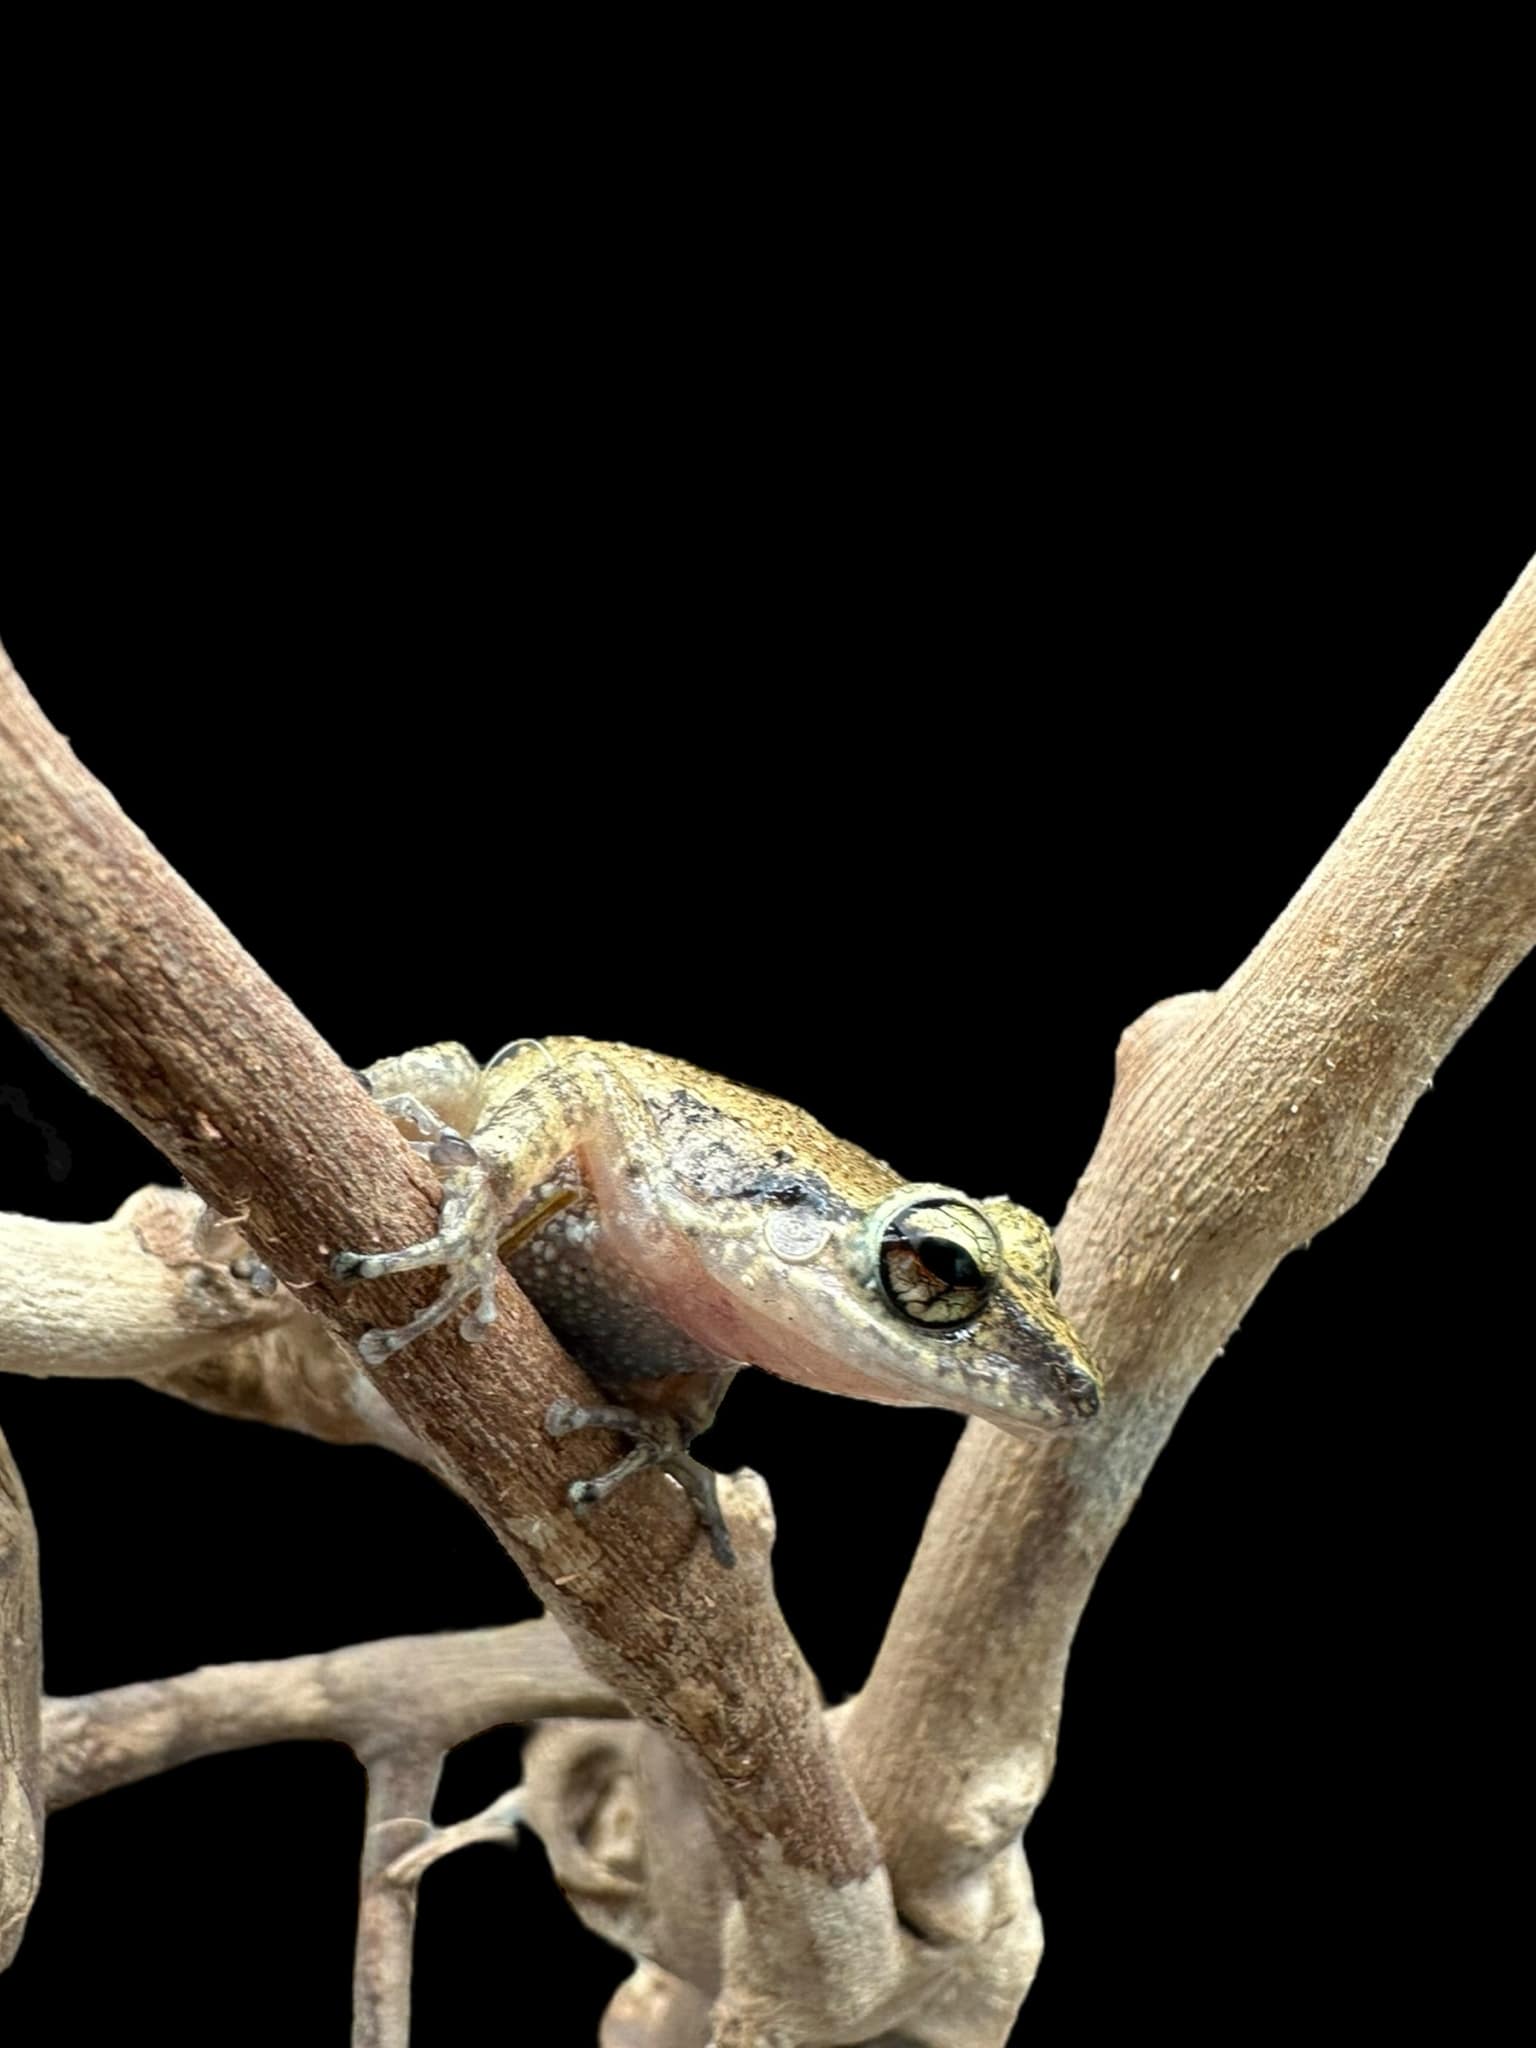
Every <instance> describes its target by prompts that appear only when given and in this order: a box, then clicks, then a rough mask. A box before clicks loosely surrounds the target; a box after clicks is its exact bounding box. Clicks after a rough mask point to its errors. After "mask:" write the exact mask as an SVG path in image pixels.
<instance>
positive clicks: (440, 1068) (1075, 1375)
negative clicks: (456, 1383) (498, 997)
mask: <svg viewBox="0 0 1536 2048" xmlns="http://www.w3.org/2000/svg"><path fill="white" fill-rule="evenodd" d="M362 1078H363V1080H364V1081H365V1083H366V1085H367V1086H368V1087H369V1089H370V1091H371V1092H372V1093H373V1095H374V1096H375V1097H376V1099H378V1101H379V1102H380V1105H381V1107H383V1108H384V1109H386V1110H387V1111H389V1113H390V1114H391V1115H393V1116H395V1117H396V1118H397V1119H398V1120H399V1121H400V1122H401V1124H402V1125H403V1126H405V1127H407V1128H408V1129H410V1130H412V1131H417V1132H420V1133H421V1134H422V1135H421V1138H420V1139H419V1140H418V1146H419V1149H420V1150H421V1151H423V1152H424V1153H426V1154H427V1155H428V1156H429V1157H430V1158H432V1159H433V1161H434V1163H435V1164H436V1165H437V1166H438V1167H439V1169H440V1170H441V1171H442V1173H443V1178H444V1196H443V1213H442V1218H441V1224H440V1228H439V1231H438V1234H437V1236H435V1237H434V1238H431V1239H428V1240H427V1241H426V1242H424V1243H423V1244H420V1245H413V1246H408V1247H406V1248H404V1249H403V1250H401V1251H398V1252H386V1253H340V1254H338V1255H337V1259H336V1261H335V1267H336V1270H337V1272H338V1273H340V1274H343V1275H350V1276H352V1277H356V1278H359V1279H369V1278H373V1277H376V1276H377V1275H378V1274H380V1273H383V1272H388V1271H391V1270H401V1269H404V1268H409V1267H415V1266H427V1265H442V1266H445V1267H446V1268H447V1269H448V1272H449V1280H448V1284H447V1286H446V1287H445V1288H444V1290H443V1292H442V1294H441V1295H440V1296H439V1298H438V1299H437V1301H435V1302H434V1303H433V1304H432V1306H431V1307H430V1308H429V1309H427V1310H426V1311H424V1312H423V1314H422V1315H421V1316H418V1317H417V1318H416V1319H415V1321H414V1322H412V1323H411V1324H408V1325H407V1326H405V1327H404V1328H403V1329H400V1330H394V1331H372V1332H370V1333H369V1335H368V1337H366V1338H365V1339H364V1340H363V1344H362V1347H361V1348H362V1351H363V1355H364V1357H366V1358H370V1359H372V1360H374V1361H377V1360H378V1359H380V1358H382V1357H384V1356H387V1355H388V1354H389V1353H390V1352H391V1351H394V1350H397V1349H399V1347H400V1346H401V1345H402V1344H405V1343H408V1342H409V1341H410V1340H411V1339H412V1338H413V1337H414V1336H416V1335H418V1334H419V1333H420V1331H422V1330H423V1329H427V1328H430V1327H431V1326H432V1325H433V1324H434V1323H436V1322H438V1321H441V1320H442V1318H443V1317H444V1316H446V1315H448V1314H450V1313H451V1312H453V1311H454V1310H455V1309H457V1308H460V1307H462V1306H465V1305H467V1304H468V1303H469V1302H470V1301H471V1300H472V1299H474V1300H475V1301H476V1306H475V1307H473V1308H472V1309H470V1310H469V1312H468V1313H467V1314H466V1315H465V1316H464V1319H463V1321H462V1322H461V1325H460V1327H461V1330H462V1331H463V1334H464V1335H465V1336H466V1337H467V1338H470V1339H473V1338H474V1337H476V1336H478V1335H479V1334H481V1333H482V1331H483V1329H484V1326H485V1324H486V1322H488V1321H489V1320H490V1318H491V1317H492V1316H493V1315H494V1313H495V1310H494V1306H493V1303H492V1288H491V1285H490V1283H491V1282H492V1281H493V1279H494V1262H495V1259H496V1257H497V1255H498V1251H497V1248H498V1245H500V1247H501V1251H502V1253H503V1255H505V1256H506V1257H507V1259H508V1263H509V1265H510V1266H511V1268H512V1271H513V1272H514V1273H515V1275H516V1277H517V1280H518V1282H519V1284H520V1285H521V1286H522V1287H523V1288H524V1289H525V1291H526V1292H527V1294H528V1296H529V1298H530V1299H531V1300H532V1301H533V1303H534V1305H535V1306H536V1307H537V1309H538V1310H539V1313H540V1314H541V1315H542V1316H543V1317H544V1319H545V1320H546V1321H547V1322H548V1324H549V1325H550V1327H551V1329H552V1330H553V1331H554V1332H555V1334H556V1335H557V1336H558V1337H559V1338H560V1340H561V1342H562V1343H563V1344H564V1345H565V1346H566V1347H567V1348H568V1349H569V1350H570V1351H571V1353H572V1354H573V1355H574V1356H575V1357H576V1358H578V1359H579V1360H580V1361H581V1363H582V1364H583V1365H584V1366H585V1367H586V1369H587V1371H588V1372H589V1373H590V1374H591V1376H592V1377H593V1379H595V1380H596V1381H597V1383H598V1384H599V1385H600V1386H601V1387H603V1388H604V1389H605V1390H607V1391H609V1392H611V1393H614V1394H616V1395H622V1396H623V1398H624V1399H625V1401H626V1402H627V1403H628V1404H629V1407H628V1409H627V1410H625V1411H619V1410H605V1411H602V1414H603V1416H604V1418H605V1419H607V1420H610V1421H611V1420H612V1419H613V1417H614V1416H615V1415H617V1414H619V1413H621V1412H623V1413H630V1414H631V1415H632V1413H633V1411H642V1412H644V1411H651V1412H654V1411H655V1410H657V1409H664V1410H666V1411H667V1412H668V1413H669V1414H671V1415H672V1416H674V1417H676V1418H678V1419H679V1422H680V1424H681V1425H683V1433H682V1435H681V1436H680V1439H679V1441H680V1443H685V1442H686V1439H687V1437H688V1436H690V1435H692V1434H693V1432H694V1431H695V1430H697V1429H698V1428H700V1427H702V1426H703V1424H704V1422H705V1421H707V1419H708V1417H709V1416H710V1415H711V1414H712V1413H713V1411H714V1408H715V1406H716V1404H717V1403H718V1400H719V1398H720V1395H721V1393H722V1392H723V1391H724V1387H725V1385H726V1384H727V1382H728V1379H729V1376H730V1375H731V1374H732V1373H733V1372H734V1371H735V1370H736V1369H737V1368H738V1367H740V1366H742V1365H747V1364H751V1365H760V1366H763V1367H766V1368H767V1370H769V1371H770V1372H775V1373H778V1374H780V1375H781V1376H783V1377H784V1378H787V1379H793V1380H799V1381H801V1382H803V1383H804V1384H806V1385H809V1386H815V1387H823V1388H827V1389H830V1390H831V1391H833V1392H837V1393H845V1394H853V1395H857V1396H859V1397H861V1398H863V1399H865V1400H872V1401H886V1402H895V1403H911V1404H916V1405H922V1406H929V1407H938V1408H955V1409H960V1410H962V1411H964V1412H966V1413H969V1414H975V1415H983V1416H986V1417H987V1418H988V1419H989V1420H990V1421H993V1422H996V1423H998V1424H1000V1425H1001V1426H1002V1427H1003V1428H1007V1429H1018V1430H1024V1431H1034V1430H1039V1429H1054V1428H1059V1427H1062V1426H1067V1425H1073V1424H1077V1423H1081V1422H1085V1421H1087V1420H1089V1419H1090V1418H1091V1417H1092V1416H1093V1415H1094V1414H1095V1413H1096V1412H1097V1410H1098V1404H1099V1393H1100V1380H1099V1376H1098V1373H1097V1371H1096V1369H1095V1368H1094V1366H1093V1363H1092V1361H1091V1360H1090V1359H1089V1357H1088V1356H1087V1354H1086V1352H1085V1351H1084V1349H1083V1347H1082V1345H1081V1344H1080V1343H1079V1341H1078V1339H1077V1337H1076V1336H1075V1334H1074V1333H1073V1331H1072V1329H1071V1327H1070V1325H1069V1324H1068V1323H1067V1321H1066V1319H1065V1317H1064V1316H1063V1315H1062V1313H1061V1311H1060V1309H1059V1307H1058V1306H1057V1303H1056V1298H1055V1284H1056V1282H1057V1280H1058V1278H1059V1273H1058V1269H1057V1263H1056V1254H1055V1249H1054V1246H1053V1244H1052V1241H1051V1235H1050V1232H1049V1231H1048V1229H1047V1228H1046V1226H1045V1225H1044V1223H1042V1222H1041V1221H1040V1219H1039V1218H1038V1217H1037V1216H1034V1215H1032V1214H1031V1213H1030V1212H1029V1211H1028V1210H1025V1209H1020V1208H1018V1207H1016V1206H1015V1204H1013V1203H1012V1202H1009V1201H1007V1200H1006V1199H1005V1198H1001V1197H999V1198H994V1199H991V1200H988V1201H985V1202H972V1201H971V1200H970V1199H969V1198H968V1197H966V1196H963V1195H961V1194H959V1193H958V1192H957V1191H956V1190H954V1189H951V1188H943V1187H935V1186H934V1185H933V1184H931V1183H908V1182H904V1181H903V1180H902V1179H901V1177H900V1176H899V1175H898V1174H897V1173H895V1172H894V1171H893V1170H892V1169H891V1168H890V1167H889V1166H887V1165H885V1164H884V1163H883V1162H882V1161H880V1160H877V1159H873V1158H871V1157H870V1155H869V1154H868V1153H866V1152H863V1151H861V1150H860V1149H859V1147H858V1146H856V1145H850V1144H848V1143H846V1142H845V1141H844V1140H842V1139H840V1138H835V1137H833V1135H832V1134H831V1133H830V1132H829V1131H827V1130H825V1129H824V1128H823V1127H822V1125H820V1124H819V1123H817V1122H816V1121H815V1119H814V1118H813V1117H810V1116H807V1115H806V1113H805V1112H804V1111H803V1110H799V1109H796V1108H794V1107H792V1106H791V1105H790V1104H789V1103H786V1102H780V1101H777V1100H775V1099H774V1098H773V1097H771V1096H767V1095H761V1094H758V1093H757V1092H756V1091H754V1090H752V1089H749V1088H743V1087H739V1086H737V1085H736V1084H735V1083H733V1082H730V1081H724V1080H721V1079H719V1078H717V1077H716V1076H715V1075H713V1074H707V1073H705V1072H703V1071H702V1070H701V1069H699V1068H697V1067H692V1066H688V1065H686V1064H685V1063H684V1062H683V1061H681V1060H674V1059H668V1058H664V1057H662V1056H661V1055H659V1054H656V1053H649V1052H640V1051H637V1050H635V1049H634V1048H633V1047H630V1046H626V1045H610V1044H600V1043H598V1042H596V1041H594V1040H590V1039H582V1038H554V1039H550V1040H548V1041H544V1042H532V1041H528V1042H521V1043H519V1045H517V1046H516V1047H513V1048H508V1053H507V1055H506V1056H498V1058H497V1059H496V1060H494V1061H492V1062H491V1064H490V1065H489V1066H486V1067H481V1066H479V1065H478V1064H477V1063H476V1062H475V1061H474V1060H473V1059H472V1058H471V1057H470V1055H469V1054H468V1053H467V1052H466V1051H465V1049H464V1048H463V1047H462V1046H459V1045H453V1044H445V1045H437V1046H429V1047H425V1048H423V1049H422V1050H420V1051H418V1052H413V1053H407V1054H406V1055H405V1056H404V1057H403V1058H401V1059H395V1060H383V1061H380V1062H379V1063H378V1064H377V1065H376V1066H373V1067H370V1068H369V1069H368V1071H367V1073H366V1075H364V1076H363V1077H362ZM903 1216H917V1217H919V1218H920V1219H921V1220H922V1223H923V1226H924V1227H925V1228H926V1229H927V1230H928V1232H929V1234H928V1235H926V1236H922V1237H921V1238H920V1246H922V1247H927V1248H928V1249H929V1251H930V1252H931V1253H933V1254H934V1255H935V1257H934V1260H933V1263H935V1264H936V1265H938V1266H939V1267H942V1269H943V1270H944V1271H945V1272H948V1273H950V1274H951V1275H953V1274H954V1272H955V1270H956V1269H955V1265H954V1261H955V1260H956V1258H958V1257H959V1256H960V1254H959V1252H958V1251H957V1246H960V1247H962V1248H963V1247H965V1246H969V1247H970V1249H971V1251H972V1252H974V1253H975V1254H976V1258H977V1259H978V1260H979V1261H980V1262H981V1268H982V1269H984V1270H979V1269H978V1268H977V1267H976V1266H975V1265H974V1264H973V1265H972V1266H971V1267H969V1268H967V1269H966V1271H967V1272H968V1273H969V1275H970V1277H971V1279H972V1280H973V1281H974V1282H975V1283H976V1284H975V1285H974V1286H972V1287H971V1288H970V1289H969V1290H968V1291H967V1292H965V1293H964V1294H963V1295H962V1294H958V1293H955V1292H954V1291H953V1290H952V1289H949V1288H947V1287H946V1286H945V1284H944V1283H943V1282H942V1281H941V1280H940V1279H937V1278H935V1277H934V1276H933V1275H932V1274H930V1273H928V1272H927V1269H926V1268H925V1266H924V1265H923V1263H922V1261H921V1260H918V1261H916V1262H915V1264H914V1262H913V1257H912V1255H911V1253H910V1251H909V1250H908V1248H907V1247H906V1246H905V1245H904V1244H903V1243H902V1242H901V1241H900V1225H899V1219H900V1218H902V1217H903ZM982 1219H984V1221H983V1220H982ZM509 1239H510V1242H508V1240H509ZM951 1239H952V1240H953V1241H952V1242H951V1241H949V1240H951ZM893 1246H894V1249H893ZM893 1260H894V1261H896V1262H897V1263H896V1264H893V1263H892V1261H893ZM903 1262H904V1263H903ZM962 1264H963V1260H962ZM898 1268H899V1270H898ZM913 1271H915V1272H916V1273H917V1275H918V1276H919V1280H920V1286H919V1288H918V1290H917V1292H916V1293H914V1294H910V1295H902V1294H900V1293H898V1292H896V1291H894V1290H893V1282H896V1281H901V1280H904V1279H905V1278H906V1277H907V1275H908V1274H909V1273H910V1272H913ZM930 1295H931V1296H934V1297H937V1300H938V1305H937V1306H933V1305H932V1304H931V1303H930V1302H929V1296H930ZM972 1301H975V1302H977V1303H979V1308H978V1309H977V1311H976V1312H975V1313H972V1314H968V1316H967V1318H966V1320H964V1321H963V1322H961V1323H959V1324H958V1325H955V1326H947V1325H940V1326H935V1325H934V1324H932V1323H927V1322H921V1321H917V1320H914V1319H913V1315H914V1314H919V1315H942V1314H945V1313H947V1312H949V1310H948V1304H951V1303H963V1304H969V1303H971V1302H972ZM903 1302H908V1303H910V1304H912V1307H911V1310H910V1312H908V1311H907V1310H905V1309H904V1307H903ZM588 1413H590V1414H591V1415H593V1416H595V1415H596V1414H597V1413H598V1411H588ZM676 1448H677V1447H676V1446H673V1447H672V1448H671V1450H670V1451H669V1453H668V1456H667V1457H662V1456H661V1455H660V1454H659V1453H658V1454H657V1456H656V1457H653V1458H652V1459H651V1462H657V1461H658V1460H659V1461H660V1462H663V1463H666V1464H668V1469H671V1465H670V1463H669V1458H670V1457H671V1456H672V1455H675V1452H676ZM642 1462H643V1461H642ZM675 1476H679V1477H681V1474H677V1475H675ZM701 1513H703V1510H702V1508H701ZM706 1519H707V1517H706ZM717 1547H718V1544H717Z"/></svg>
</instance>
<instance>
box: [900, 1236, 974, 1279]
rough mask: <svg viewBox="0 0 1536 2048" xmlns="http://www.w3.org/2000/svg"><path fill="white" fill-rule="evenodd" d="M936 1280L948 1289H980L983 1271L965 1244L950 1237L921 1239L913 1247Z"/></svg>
mask: <svg viewBox="0 0 1536 2048" xmlns="http://www.w3.org/2000/svg"><path fill="white" fill-rule="evenodd" d="M912 1249H913V1251H914V1252H915V1253H916V1254H917V1256H918V1258H919V1259H921V1260H922V1262H923V1264H924V1265H925V1266H926V1267H927V1269H928V1271H929V1272H930V1273H931V1274H932V1275H933V1277H934V1279H935V1280H942V1281H943V1282H944V1285H945V1286H946V1287H979V1286H980V1285H981V1269H980V1267H979V1266H978V1265H977V1264H976V1261H975V1260H974V1259H973V1258H972V1257H971V1255H970V1253H969V1252H968V1251H967V1250H966V1248H965V1246H964V1245H963V1244H956V1243H955V1241H954V1239H953V1238H949V1237H920V1238H919V1239H918V1240H917V1242H916V1244H914V1245H913V1247H912Z"/></svg>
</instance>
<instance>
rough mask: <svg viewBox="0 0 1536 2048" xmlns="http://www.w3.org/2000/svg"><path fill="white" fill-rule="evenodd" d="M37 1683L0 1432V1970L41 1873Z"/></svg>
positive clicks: (24, 1569) (33, 1570)
mask: <svg viewBox="0 0 1536 2048" xmlns="http://www.w3.org/2000/svg"><path fill="white" fill-rule="evenodd" d="M42 1691H43V1634H42V1614H41V1608H40V1605H39V1601H38V1590H37V1533H36V1531H35V1530H34V1528H33V1526H32V1511H31V1509H30V1508H29V1507H28V1506H27V1495H26V1489H25V1488H24V1487H23V1486H22V1483H21V1475H20V1473H19V1472H18V1471H17V1470H16V1466H15V1463H14V1461H13V1460H12V1458H11V1454H10V1451H9V1450H8V1449H7V1447H6V1442H5V1438H4V1437H0V1970H3V1969H4V1968H5V1966H6V1964H7V1963H8V1962H9V1961H10V1960H11V1958H12V1956H13V1955H15V1953H16V1950H17V1947H18V1945H19V1944H20V1941H21V1937H22V1933H23V1931H24V1929H25V1927H26V1924H27V1915H28V1913H29V1912H30V1911H31V1909H32V1901H33V1899H34V1898H36V1896H37V1887H38V1881H39V1879H40V1878H41V1876H42V1866H43V1790H42V1748H41V1737H40V1712H41V1703H42Z"/></svg>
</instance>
